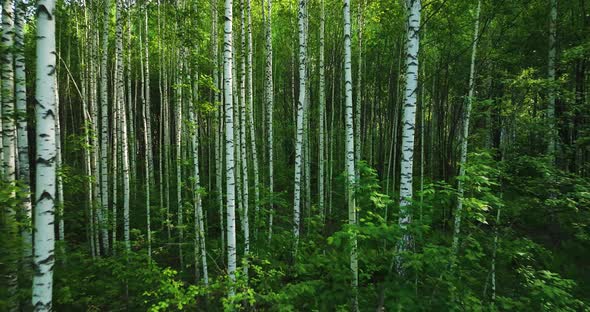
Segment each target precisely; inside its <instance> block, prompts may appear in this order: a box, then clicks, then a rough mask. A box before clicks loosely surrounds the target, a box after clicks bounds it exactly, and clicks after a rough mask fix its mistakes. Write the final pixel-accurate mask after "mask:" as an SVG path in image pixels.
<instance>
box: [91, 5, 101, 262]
mask: <svg viewBox="0 0 590 312" xmlns="http://www.w3.org/2000/svg"><path fill="white" fill-rule="evenodd" d="M92 11H93V13H92V19H95V18H96V16H97V9H96V7H94V10H92ZM90 29H91V37H92V38H91V40H92V48H91V51H90V61H91V64H90V98H91V101H90V104H91V105H90V106H91V108H90V114H91V116H90V117H91V119H92V133H93V135H92V155H93V157H92V172H94V174H95V179H94V181H93V185H94V196H95V198H94V201H93V204H94V205H93V210H94V212H95V213H94V219H93V221H92V222H93V223H94V224H95V226H94V235H93V236H94V240H95V242H94V246H95V248H96V255H97V256H99V257H100V247H101V245H100V242H99V241H100V238H99V237H100V234H99V233H100V224H101V223H100V222H101V221H102V193H101V178H99V176H100V171H99V170H100V166H99V161H100V142H99V132H98V118H99V114H98V79H97V78H98V77H97V75H98V68H97V66H98V64H97V63H96V61H95V60H97V59H98V31H97V30H96V29H93V28H90Z"/></svg>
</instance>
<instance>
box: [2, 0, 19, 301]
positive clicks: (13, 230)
mask: <svg viewBox="0 0 590 312" xmlns="http://www.w3.org/2000/svg"><path fill="white" fill-rule="evenodd" d="M0 47H1V49H2V56H0V58H1V59H2V74H1V76H2V81H1V85H2V87H1V88H2V92H1V93H2V94H1V95H2V117H1V119H2V154H3V158H2V161H3V162H2V167H3V173H4V175H3V176H2V178H4V180H5V181H8V182H9V183H11V184H13V183H15V180H16V162H17V161H16V156H17V155H16V150H17V140H16V137H17V133H16V130H17V129H16V115H15V103H14V102H15V101H14V85H15V82H14V54H13V49H14V1H13V0H4V1H3V2H2V41H1V44H0ZM15 196H16V194H15V193H14V192H11V194H10V197H12V198H14V197H15ZM6 215H7V218H6V220H5V221H4V222H3V225H5V226H7V229H8V231H7V232H8V233H9V238H10V240H11V241H16V240H17V237H18V228H17V227H18V226H17V223H16V215H17V212H16V210H12V209H10V210H9V209H7V212H6ZM8 254H9V257H8V258H7V261H6V262H7V265H6V268H7V270H6V271H7V272H6V283H7V285H6V286H7V289H8V295H9V297H10V298H8V309H9V310H10V311H18V309H19V302H18V297H17V293H18V259H19V256H17V255H16V253H15V251H13V250H10V251H9V253H8Z"/></svg>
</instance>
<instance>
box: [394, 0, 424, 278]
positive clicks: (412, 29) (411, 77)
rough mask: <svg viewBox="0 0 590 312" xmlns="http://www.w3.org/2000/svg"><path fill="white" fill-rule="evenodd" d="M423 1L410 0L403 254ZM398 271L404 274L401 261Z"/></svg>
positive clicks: (402, 186)
mask: <svg viewBox="0 0 590 312" xmlns="http://www.w3.org/2000/svg"><path fill="white" fill-rule="evenodd" d="M420 2H421V1H420V0H406V6H407V11H408V24H407V25H408V30H407V34H406V35H407V37H406V86H405V90H404V106H403V118H402V123H403V126H402V148H401V150H402V157H401V172H400V204H399V205H400V212H399V224H400V226H401V228H402V229H403V230H404V231H405V233H404V235H403V237H402V240H401V241H400V242H399V245H398V249H399V251H400V252H404V251H406V250H408V248H409V247H410V241H411V237H410V234H409V233H408V232H407V227H408V225H409V224H410V223H411V222H412V214H411V212H410V204H411V201H412V197H413V188H412V173H413V165H414V129H415V126H416V99H417V93H418V92H417V91H418V51H419V48H420V13H421V10H422V6H421V3H420ZM398 271H401V266H400V263H399V262H398Z"/></svg>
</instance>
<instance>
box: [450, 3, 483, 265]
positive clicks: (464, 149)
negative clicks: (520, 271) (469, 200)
mask: <svg viewBox="0 0 590 312" xmlns="http://www.w3.org/2000/svg"><path fill="white" fill-rule="evenodd" d="M480 12H481V0H479V1H478V3H477V10H476V13H475V29H474V31H473V43H472V46H471V67H470V70H469V94H468V95H467V101H466V103H465V109H464V112H463V132H462V135H461V156H460V159H459V177H464V176H465V165H466V163H467V140H468V137H469V118H470V115H471V106H472V104H473V99H474V96H475V56H476V53H477V43H478V41H479V14H480ZM464 193H465V190H464V185H463V181H462V180H461V179H459V181H458V182H457V206H456V207H455V224H454V233H453V247H452V249H453V259H452V264H453V265H454V264H455V263H454V262H455V259H454V257H456V256H457V251H458V248H459V233H460V232H461V217H462V214H463V197H464Z"/></svg>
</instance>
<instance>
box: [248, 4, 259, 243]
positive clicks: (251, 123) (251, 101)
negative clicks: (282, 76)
mask: <svg viewBox="0 0 590 312" xmlns="http://www.w3.org/2000/svg"><path fill="white" fill-rule="evenodd" d="M262 5H264V3H263V4H262ZM246 9H247V14H248V15H247V23H248V24H247V27H248V28H247V32H248V52H247V56H248V59H247V61H246V74H247V76H246V77H247V79H246V80H247V89H246V114H247V118H248V128H249V130H250V149H251V151H252V169H253V171H254V216H255V217H254V219H255V222H254V225H255V229H256V231H257V229H258V223H257V222H258V215H259V212H260V204H259V202H260V188H259V184H260V173H259V171H258V150H257V148H256V129H255V128H254V110H253V107H254V99H253V89H252V84H253V80H254V77H253V76H252V53H253V52H252V8H251V6H250V0H246ZM244 140H245V139H244ZM249 248H250V247H249V246H248V249H249Z"/></svg>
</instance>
